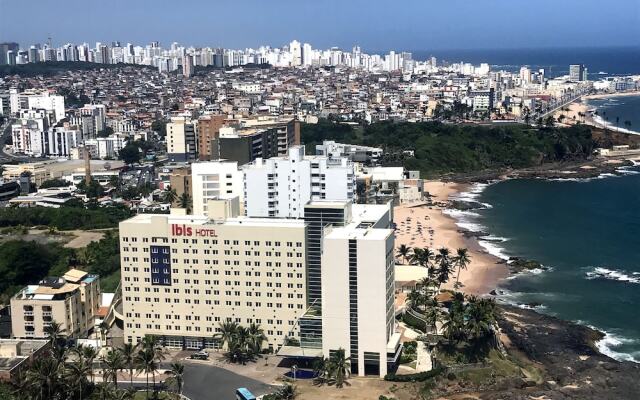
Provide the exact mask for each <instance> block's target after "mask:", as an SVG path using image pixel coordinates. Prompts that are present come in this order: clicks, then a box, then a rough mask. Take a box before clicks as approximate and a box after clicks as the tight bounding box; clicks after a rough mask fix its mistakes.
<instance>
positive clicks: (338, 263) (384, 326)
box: [322, 205, 400, 376]
mask: <svg viewBox="0 0 640 400" xmlns="http://www.w3.org/2000/svg"><path fill="white" fill-rule="evenodd" d="M352 215H353V219H352V221H351V222H350V223H349V224H347V225H346V226H344V227H333V228H328V229H327V230H326V232H325V236H324V238H323V252H322V352H323V354H324V356H325V357H329V356H330V354H331V352H332V351H335V350H338V349H340V348H342V349H344V350H345V353H346V356H347V357H351V363H352V370H353V372H357V373H358V375H365V374H371V373H372V368H373V369H374V370H375V371H376V372H377V373H378V374H379V375H380V376H384V375H386V373H387V362H388V361H395V358H396V357H397V356H398V354H399V350H400V347H399V341H398V339H399V335H394V333H395V318H394V317H395V314H394V289H395V286H394V269H393V268H394V252H393V248H394V235H393V230H392V229H390V221H391V218H392V217H391V209H390V206H388V205H353V206H352ZM365 365H366V367H365Z"/></svg>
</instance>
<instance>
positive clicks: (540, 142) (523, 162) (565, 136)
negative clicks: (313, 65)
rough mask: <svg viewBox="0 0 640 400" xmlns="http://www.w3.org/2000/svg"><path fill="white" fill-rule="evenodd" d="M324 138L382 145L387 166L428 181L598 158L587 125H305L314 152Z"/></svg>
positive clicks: (305, 136) (305, 137)
mask: <svg viewBox="0 0 640 400" xmlns="http://www.w3.org/2000/svg"><path fill="white" fill-rule="evenodd" d="M360 131H361V132H360ZM323 140H336V141H339V142H343V143H352V144H363V145H368V146H377V147H382V148H383V149H384V150H385V157H384V159H383V160H382V163H383V165H403V166H404V167H405V168H407V169H410V170H420V171H421V173H422V174H423V176H427V177H428V176H433V175H438V174H445V173H451V172H454V173H467V172H476V171H481V170H485V169H503V168H526V167H532V166H537V165H540V164H542V163H546V162H557V161H574V160H584V159H586V158H588V157H590V156H591V155H592V154H593V150H594V145H595V143H594V141H593V139H592V136H591V128H590V127H587V126H584V125H575V126H572V127H569V128H557V127H542V128H532V127H529V126H526V125H500V126H477V125H451V124H443V123H440V122H420V123H410V122H400V123H394V122H379V123H374V124H370V125H366V126H364V127H359V126H356V127H354V126H353V125H345V124H338V123H333V122H329V121H327V120H321V121H320V122H319V123H318V124H302V141H303V143H305V144H306V145H307V147H309V149H308V151H314V148H315V144H317V143H321V142H322V141H323ZM404 151H413V152H414V155H413V156H411V155H409V154H405V153H403V152H404Z"/></svg>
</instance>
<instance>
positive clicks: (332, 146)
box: [316, 140, 383, 165]
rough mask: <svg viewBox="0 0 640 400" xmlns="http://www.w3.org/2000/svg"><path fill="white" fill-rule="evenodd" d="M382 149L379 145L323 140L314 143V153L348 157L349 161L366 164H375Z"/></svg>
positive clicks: (380, 155)
mask: <svg viewBox="0 0 640 400" xmlns="http://www.w3.org/2000/svg"><path fill="white" fill-rule="evenodd" d="M382 154H383V150H382V149H381V148H379V147H369V146H361V145H357V144H345V143H336V142H334V141H333V140H325V141H323V142H322V144H317V145H316V155H318V156H325V157H333V158H338V157H348V158H349V159H350V160H351V161H355V162H359V163H364V164H366V165H377V164H378V161H379V160H380V158H381V157H382Z"/></svg>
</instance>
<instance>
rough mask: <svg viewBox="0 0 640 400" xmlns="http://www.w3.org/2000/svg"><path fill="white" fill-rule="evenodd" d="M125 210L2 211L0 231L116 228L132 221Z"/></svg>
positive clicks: (0, 210) (106, 208)
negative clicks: (35, 227) (31, 228)
mask: <svg viewBox="0 0 640 400" xmlns="http://www.w3.org/2000/svg"><path fill="white" fill-rule="evenodd" d="M132 215H133V213H132V211H131V210H130V209H128V208H127V207H125V206H120V205H117V206H109V207H98V206H95V207H89V208H84V207H83V206H77V207H60V208H50V207H27V208H16V207H8V208H0V227H7V226H18V225H22V226H36V225H46V226H49V227H54V228H56V229H59V230H70V229H102V228H115V227H117V226H118V223H119V222H120V221H123V220H125V219H127V218H130V217H131V216H132Z"/></svg>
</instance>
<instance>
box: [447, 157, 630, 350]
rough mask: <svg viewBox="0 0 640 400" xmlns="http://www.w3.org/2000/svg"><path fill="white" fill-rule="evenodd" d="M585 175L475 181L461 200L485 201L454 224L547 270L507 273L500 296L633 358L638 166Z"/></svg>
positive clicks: (502, 252) (496, 250) (504, 253)
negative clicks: (615, 173) (591, 332)
mask: <svg viewBox="0 0 640 400" xmlns="http://www.w3.org/2000/svg"><path fill="white" fill-rule="evenodd" d="M623 172H624V175H622V176H619V177H612V176H602V177H600V178H596V179H590V180H542V179H539V180H537V179H514V180H507V181H503V182H499V183H496V184H492V185H488V186H487V185H477V186H475V187H474V189H473V190H472V192H471V193H465V194H463V196H462V197H463V198H467V199H468V198H474V199H475V200H476V201H479V202H481V203H483V204H485V208H484V209H482V210H474V211H473V212H469V213H467V214H466V215H465V214H464V213H463V214H462V220H461V221H460V222H459V225H461V226H463V227H465V228H471V229H473V230H476V231H482V232H485V233H486V234H487V235H488V236H486V237H484V238H483V239H481V241H480V242H481V244H482V245H483V246H484V247H485V248H486V249H487V250H489V251H490V252H491V253H492V254H494V255H496V256H499V257H501V258H505V259H507V258H508V257H511V256H515V257H523V258H526V259H531V260H536V261H538V262H540V263H542V264H543V265H544V266H545V267H546V268H548V269H547V270H543V269H540V270H534V271H530V272H524V273H521V274H517V275H512V276H511V277H510V278H508V279H507V280H506V281H504V282H503V283H502V284H501V285H500V288H499V290H500V293H499V294H500V295H499V296H498V298H499V300H500V301H504V302H508V303H511V304H517V305H519V306H521V307H527V308H533V309H535V310H537V311H539V312H543V313H549V314H552V315H555V316H558V317H560V318H562V319H566V320H571V321H575V322H579V323H581V324H585V325H589V326H591V327H594V328H596V329H598V330H600V331H602V332H604V333H606V337H605V338H604V339H603V340H602V341H600V342H599V343H598V347H599V348H600V350H601V351H602V352H603V353H605V354H607V355H609V356H611V357H614V358H616V359H618V360H629V361H635V362H640V318H638V315H640V313H639V312H638V305H640V168H638V167H633V168H623Z"/></svg>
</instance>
